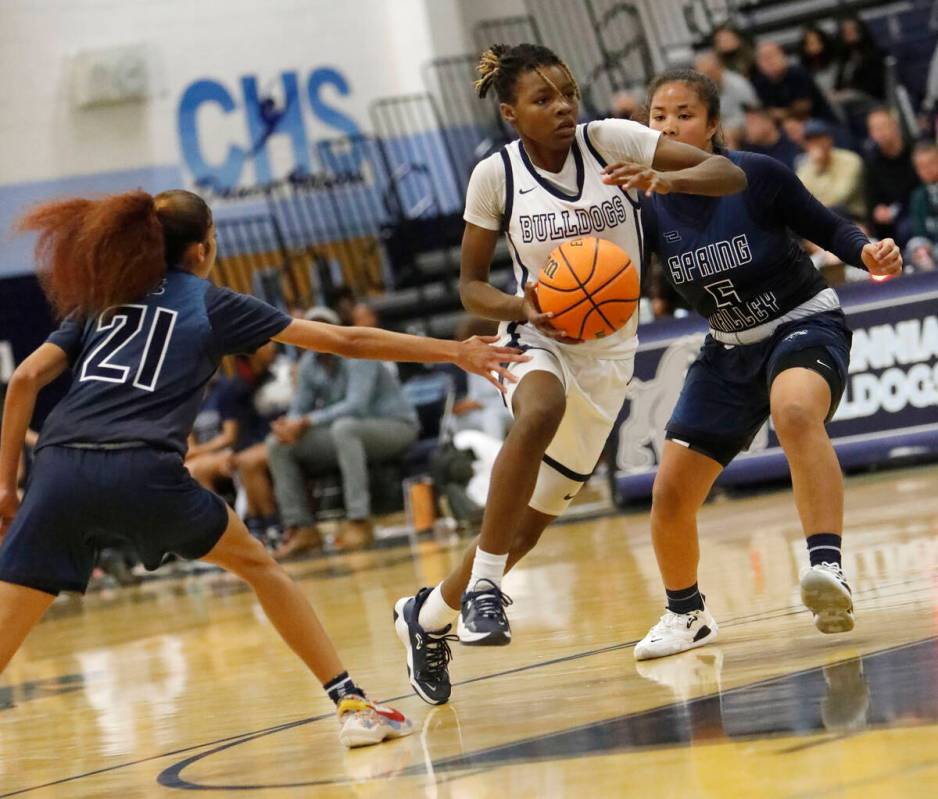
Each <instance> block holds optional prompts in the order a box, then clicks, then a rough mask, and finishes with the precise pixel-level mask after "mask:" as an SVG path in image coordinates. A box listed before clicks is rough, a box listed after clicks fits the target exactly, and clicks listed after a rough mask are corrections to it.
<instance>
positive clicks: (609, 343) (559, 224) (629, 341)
mask: <svg viewBox="0 0 938 799" xmlns="http://www.w3.org/2000/svg"><path fill="white" fill-rule="evenodd" d="M571 150H572V152H571V154H572V156H573V159H574V163H575V166H576V183H577V189H578V190H577V193H576V194H574V195H571V194H568V193H567V192H565V191H564V190H562V189H560V188H558V187H557V186H555V185H554V184H553V183H551V182H550V181H548V180H547V179H546V178H545V177H544V176H543V175H541V174H540V173H539V172H538V171H537V169H536V168H535V167H534V164H532V163H531V160H530V158H529V157H528V154H527V153H526V152H525V150H524V147H523V146H522V144H521V140H520V139H517V140H515V141H513V142H512V143H511V144H508V145H506V146H505V147H504V149H502V151H501V156H502V161H503V162H504V166H505V180H506V185H505V213H504V223H503V224H504V227H505V232H506V235H507V237H508V249H509V251H510V252H511V257H512V260H513V261H514V269H515V279H516V281H517V284H518V292H517V293H518V294H522V293H523V289H522V287H523V286H524V284H525V283H527V282H530V281H533V280H537V277H538V275H539V274H540V271H541V267H542V266H543V265H544V264H546V263H547V258H548V256H549V255H550V253H551V251H552V250H553V249H554V248H556V247H558V246H559V245H560V244H562V243H563V242H565V241H569V240H571V239H576V238H580V237H581V236H596V237H597V238H601V239H607V240H608V241H611V242H612V243H613V244H616V245H618V246H619V247H621V248H622V249H623V250H625V252H627V253H628V254H629V257H630V258H631V259H632V263H633V264H634V265H635V268H636V269H639V270H640V269H641V263H642V247H643V242H642V227H641V217H640V211H639V201H638V197H637V195H636V193H635V192H634V191H632V192H631V193H626V192H624V191H623V190H622V189H620V188H619V187H618V186H609V185H607V184H605V183H603V182H602V170H603V168H604V167H605V166H606V162H605V160H604V159H603V157H602V156H601V155H600V154H599V152H598V151H597V150H596V148H595V147H594V146H593V144H592V143H591V141H590V139H589V124H585V125H577V128H576V136H575V137H574V140H573V144H572V145H571ZM517 327H518V323H517V322H512V323H510V324H508V325H507V326H505V329H506V331H507V332H508V333H509V334H513V333H514V332H515V330H516V329H517ZM637 329H638V309H637V308H636V312H635V313H634V314H633V315H632V318H631V319H630V320H629V322H628V323H627V324H626V325H625V326H624V327H623V328H622V329H621V330H619V331H617V332H616V333H614V334H612V335H611V336H607V337H606V338H602V339H595V340H592V341H585V342H583V343H582V344H567V345H561V346H562V347H563V348H564V349H569V350H575V351H576V352H577V353H578V354H582V355H585V354H590V355H593V356H594V357H597V358H623V357H628V356H629V355H630V354H631V353H632V352H634V351H635V349H636V347H637V346H638V339H637V337H636V335H635V333H636V331H637Z"/></svg>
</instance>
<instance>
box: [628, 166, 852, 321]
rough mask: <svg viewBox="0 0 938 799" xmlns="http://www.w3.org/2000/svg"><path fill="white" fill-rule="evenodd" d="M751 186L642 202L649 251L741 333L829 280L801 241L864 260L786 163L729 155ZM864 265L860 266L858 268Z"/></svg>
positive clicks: (688, 292)
mask: <svg viewBox="0 0 938 799" xmlns="http://www.w3.org/2000/svg"><path fill="white" fill-rule="evenodd" d="M728 157H729V158H730V160H732V161H733V163H735V164H736V165H737V166H739V167H740V168H741V169H742V170H743V171H744V172H745V173H746V177H747V179H748V181H749V186H748V188H747V189H746V190H745V191H743V192H740V193H738V194H731V195H728V196H726V197H700V196H696V195H689V194H667V195H661V194H655V195H653V196H652V197H650V198H642V210H643V212H644V213H643V214H642V225H643V228H644V233H645V242H646V249H647V250H653V251H655V252H657V253H658V255H659V257H660V258H661V262H662V266H663V271H664V274H665V277H666V278H667V279H668V281H669V282H670V283H671V284H672V285H673V286H674V288H675V289H676V290H677V292H678V293H679V294H680V295H681V296H682V297H683V298H684V299H685V301H686V302H687V303H688V304H689V305H690V307H691V308H693V309H694V310H695V311H697V312H698V313H699V314H701V315H702V316H705V317H707V319H708V320H709V322H710V327H711V328H712V329H714V330H718V331H721V332H724V333H738V332H739V331H742V330H748V329H750V328H753V327H757V326H758V325H761V324H765V323H766V322H770V321H772V320H773V319H777V318H778V317H780V316H784V315H785V314H786V313H788V312H789V311H791V310H792V309H793V308H796V307H797V306H799V305H801V304H802V303H804V302H806V301H808V300H810V299H811V298H812V297H814V296H815V295H816V294H817V293H818V292H820V291H822V290H823V289H825V288H826V286H827V284H826V283H825V282H824V279H823V278H822V277H821V275H820V274H819V273H818V271H817V269H816V268H815V267H814V264H813V263H812V262H811V259H810V258H809V257H808V255H807V253H805V252H804V250H803V249H802V248H801V244H800V239H802V238H804V239H808V240H809V241H812V242H814V243H815V244H817V245H819V246H821V247H823V248H824V249H826V250H829V251H830V252H832V253H834V254H835V255H836V256H837V257H839V258H840V259H841V260H843V261H844V263H848V264H853V265H854V266H861V264H862V262H861V259H860V251H861V250H862V249H863V246H864V245H865V244H867V243H868V239H867V237H866V236H865V235H864V234H863V232H862V231H861V230H860V229H859V228H857V227H856V226H854V225H852V224H850V223H848V222H846V221H845V220H843V219H841V218H840V217H838V216H835V215H834V214H833V213H831V212H830V211H828V210H827V209H826V208H825V207H824V206H823V205H821V204H820V203H819V202H818V201H817V200H816V199H814V197H812V196H811V194H810V192H808V190H807V189H806V188H805V187H804V185H803V184H802V183H801V181H800V180H798V178H797V176H796V175H795V174H794V173H793V172H792V171H791V170H790V169H788V168H787V167H785V166H784V165H783V164H780V163H778V162H777V161H775V160H773V159H771V158H768V157H766V156H763V155H756V154H754V153H742V152H732V153H730V154H729V156H728ZM861 268H862V266H861Z"/></svg>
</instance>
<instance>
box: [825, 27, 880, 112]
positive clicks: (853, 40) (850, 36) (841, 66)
mask: <svg viewBox="0 0 938 799" xmlns="http://www.w3.org/2000/svg"><path fill="white" fill-rule="evenodd" d="M837 34H838V39H839V41H838V53H837V78H836V80H835V82H834V88H835V89H836V90H837V92H838V97H841V98H847V97H849V96H850V95H860V96H865V97H872V98H873V99H875V100H879V101H882V100H884V99H886V61H885V59H884V58H883V54H882V52H881V51H880V49H879V48H878V47H877V46H876V42H874V41H873V36H872V34H870V29H869V28H868V27H867V25H866V23H865V22H863V20H862V19H860V17H858V16H857V15H856V14H852V15H848V16H846V17H844V18H843V19H841V20H840V23H839V24H838V28H837Z"/></svg>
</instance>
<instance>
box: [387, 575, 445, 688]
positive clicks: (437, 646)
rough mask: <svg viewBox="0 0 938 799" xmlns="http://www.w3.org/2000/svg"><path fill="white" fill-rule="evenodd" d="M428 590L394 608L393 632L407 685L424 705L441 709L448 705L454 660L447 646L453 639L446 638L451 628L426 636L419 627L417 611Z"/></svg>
mask: <svg viewBox="0 0 938 799" xmlns="http://www.w3.org/2000/svg"><path fill="white" fill-rule="evenodd" d="M432 590H433V589H431V588H421V589H420V590H419V591H418V592H417V595H416V596H405V597H401V598H400V599H398V600H397V602H396V603H395V605H394V630H395V631H396V632H397V637H398V638H399V639H400V640H401V643H402V644H403V645H404V651H405V652H407V676H408V678H409V679H410V684H411V685H412V686H413V689H414V690H415V691H416V692H417V696H419V697H420V698H421V699H422V700H423V701H424V702H428V703H429V704H431V705H442V704H443V703H444V702H448V701H449V695H450V692H451V691H452V686H451V685H450V681H449V662H450V660H452V658H453V653H452V652H451V651H450V648H449V642H450V641H455V640H456V636H455V635H447V633H449V631H450V629H451V628H452V625H450V624H447V625H446V626H445V627H444V628H443V629H442V630H438V631H436V632H428V631H427V630H424V629H423V627H421V626H420V621H419V619H420V608H422V607H423V603H424V602H426V601H427V597H428V596H430V592H431V591H432Z"/></svg>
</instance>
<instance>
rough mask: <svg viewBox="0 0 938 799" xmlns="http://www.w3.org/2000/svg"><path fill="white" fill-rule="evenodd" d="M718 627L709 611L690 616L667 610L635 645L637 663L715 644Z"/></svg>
mask: <svg viewBox="0 0 938 799" xmlns="http://www.w3.org/2000/svg"><path fill="white" fill-rule="evenodd" d="M719 631H720V628H719V627H718V626H717V622H716V619H714V618H713V616H711V615H710V611H709V610H707V609H706V608H704V609H703V610H692V611H691V612H690V613H674V612H672V611H670V610H669V611H667V612H666V613H665V614H664V615H663V616H662V617H661V619H660V620H659V621H658V623H657V624H656V625H655V626H654V627H652V628H651V629H650V630H649V631H648V633H647V634H646V635H645V637H644V638H643V639H642V640H641V641H639V642H638V643H637V644H635V659H636V660H651V659H652V658H663V657H667V656H668V655H676V654H677V653H678V652H685V651H687V650H688V649H695V648H696V647H698V646H703V645H704V644H709V643H710V642H712V641H716V639H717V634H718V633H719Z"/></svg>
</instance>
